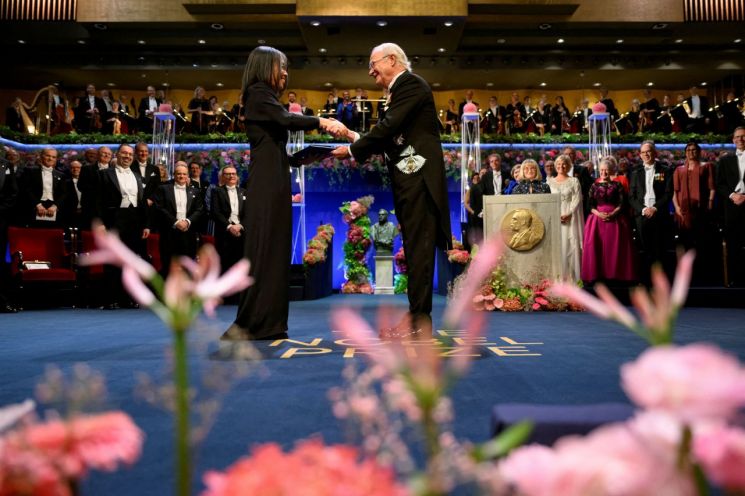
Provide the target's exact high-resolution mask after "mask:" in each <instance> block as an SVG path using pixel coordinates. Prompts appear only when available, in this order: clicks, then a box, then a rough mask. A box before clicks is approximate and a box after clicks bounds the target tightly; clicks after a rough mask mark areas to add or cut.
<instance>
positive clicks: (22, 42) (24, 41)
mask: <svg viewBox="0 0 745 496" xmlns="http://www.w3.org/2000/svg"><path fill="white" fill-rule="evenodd" d="M18 43H19V44H21V45H25V44H26V40H18Z"/></svg>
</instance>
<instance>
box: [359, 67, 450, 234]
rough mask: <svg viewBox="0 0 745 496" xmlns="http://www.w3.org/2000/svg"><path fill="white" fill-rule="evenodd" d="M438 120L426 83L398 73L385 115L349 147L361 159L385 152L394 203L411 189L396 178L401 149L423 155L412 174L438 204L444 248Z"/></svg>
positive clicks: (446, 224)
mask: <svg viewBox="0 0 745 496" xmlns="http://www.w3.org/2000/svg"><path fill="white" fill-rule="evenodd" d="M439 122H440V121H439V119H438V117H437V109H436V107H435V102H434V99H433V97H432V90H431V89H430V87H429V85H428V84H427V82H426V81H425V80H424V79H422V78H421V77H419V76H418V75H416V74H413V73H411V72H408V71H407V72H405V73H404V74H401V75H400V76H399V77H398V79H397V80H396V82H395V83H394V85H393V87H392V88H391V100H390V105H389V106H388V111H387V112H386V114H385V117H384V118H383V119H382V120H380V121H378V123H377V124H376V125H375V126H373V128H372V129H370V132H369V133H367V134H366V135H365V136H363V137H361V138H360V139H359V140H357V141H356V142H355V143H353V144H352V146H351V147H350V149H351V152H352V155H353V156H354V158H355V159H356V160H357V161H358V162H360V163H362V162H364V161H365V160H367V159H368V158H369V157H370V156H371V155H373V154H375V153H384V156H385V158H386V163H387V165H388V170H389V171H390V175H391V178H392V189H393V198H394V203H396V202H398V201H400V199H401V198H402V197H405V195H407V194H409V193H410V192H409V191H408V190H407V188H406V187H405V186H404V185H402V184H401V181H400V180H399V179H398V175H400V174H401V173H400V171H399V170H398V169H397V168H396V166H395V164H396V163H397V162H398V161H399V160H401V159H402V153H403V151H404V150H405V149H406V148H407V147H408V146H411V147H413V148H414V150H415V152H416V153H417V154H418V155H421V156H422V157H424V158H425V159H426V162H425V163H424V165H423V166H422V168H421V169H419V170H418V171H417V172H415V173H414V174H421V175H422V177H423V179H424V183H425V185H426V187H427V190H428V191H429V194H430V195H431V197H432V199H433V200H434V202H435V204H436V205H437V210H438V217H439V227H440V229H439V233H438V235H437V239H436V241H437V245H438V246H439V247H442V248H444V247H450V245H451V237H452V234H451V231H450V208H449V206H448V193H447V183H446V180H445V165H444V162H443V158H442V145H441V143H440V131H439ZM408 182H409V183H410V181H408ZM397 198H398V199H399V200H397ZM396 210H397V211H399V210H400V209H399V208H397V209H396Z"/></svg>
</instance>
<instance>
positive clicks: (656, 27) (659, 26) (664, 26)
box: [652, 22, 667, 29]
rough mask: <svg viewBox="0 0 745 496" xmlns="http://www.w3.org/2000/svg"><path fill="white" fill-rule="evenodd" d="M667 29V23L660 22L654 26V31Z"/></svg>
mask: <svg viewBox="0 0 745 496" xmlns="http://www.w3.org/2000/svg"><path fill="white" fill-rule="evenodd" d="M666 27H667V23H665V22H658V23H657V24H654V25H652V29H665V28H666Z"/></svg>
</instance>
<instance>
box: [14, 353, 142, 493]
mask: <svg viewBox="0 0 745 496" xmlns="http://www.w3.org/2000/svg"><path fill="white" fill-rule="evenodd" d="M103 384H104V383H103V380H102V378H101V377H100V376H99V375H98V374H94V373H93V372H92V371H90V370H89V369H88V368H87V367H86V366H84V365H78V366H77V367H76V368H75V370H74V372H73V377H72V380H71V382H69V383H68V382H67V381H66V380H65V377H64V375H63V374H62V372H61V371H60V370H59V369H53V368H50V369H48V371H47V374H46V379H45V380H44V381H43V382H42V383H41V384H39V386H38V387H37V396H38V397H39V399H40V400H41V401H43V402H44V403H48V404H49V403H60V404H62V403H63V402H64V403H66V405H67V407H68V409H69V411H68V412H67V415H65V416H63V415H62V414H61V412H59V411H54V412H50V413H48V414H47V418H46V419H39V418H37V417H36V415H35V413H34V411H35V408H36V403H35V402H34V401H32V400H26V401H24V402H23V403H20V404H17V405H10V406H7V407H4V408H0V494H2V495H8V496H12V495H13V496H14V495H23V494H33V495H50V496H51V495H54V496H74V495H77V494H79V488H80V483H81V482H82V481H83V480H84V479H85V477H86V476H87V475H88V473H89V472H90V471H91V470H102V471H107V472H113V471H115V470H117V468H119V466H120V465H132V464H134V463H135V462H136V461H137V460H138V459H139V458H140V454H141V452H142V444H143V440H144V438H145V436H144V434H143V432H142V431H140V429H139V428H138V427H137V426H136V425H135V423H134V421H133V420H132V418H131V417H130V416H129V415H127V414H126V413H124V412H121V411H109V412H102V413H97V414H86V413H83V409H84V408H88V407H90V406H92V405H91V404H92V403H94V402H98V403H100V402H101V399H102V397H103V395H105V387H104V385H103Z"/></svg>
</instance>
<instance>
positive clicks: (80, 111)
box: [74, 95, 108, 131]
mask: <svg viewBox="0 0 745 496" xmlns="http://www.w3.org/2000/svg"><path fill="white" fill-rule="evenodd" d="M93 107H95V108H97V109H98V115H99V117H100V119H101V123H102V124H103V121H104V119H105V118H106V113H107V112H108V110H107V109H106V103H105V102H104V101H103V99H102V98H99V97H95V98H94V104H93ZM90 109H91V105H90V101H89V100H88V95H85V96H84V97H82V98H81V99H80V103H79V104H78V106H77V107H76V108H75V111H74V113H75V127H76V128H78V129H80V130H83V131H88V130H90V129H91V122H92V119H91V114H89V113H88V110H90Z"/></svg>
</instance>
